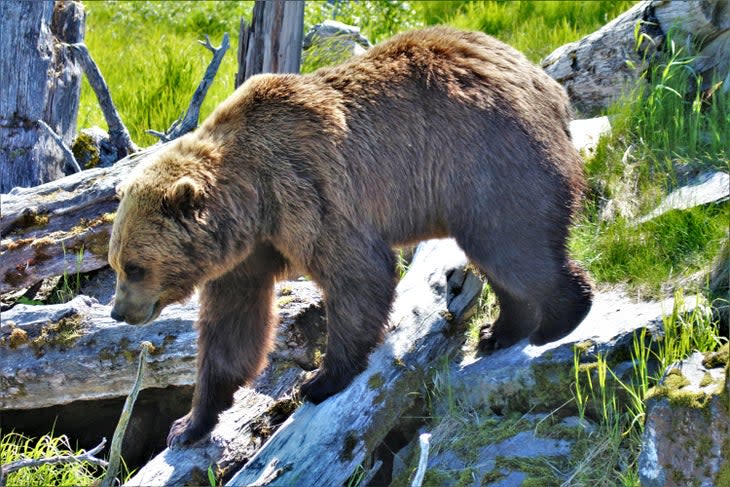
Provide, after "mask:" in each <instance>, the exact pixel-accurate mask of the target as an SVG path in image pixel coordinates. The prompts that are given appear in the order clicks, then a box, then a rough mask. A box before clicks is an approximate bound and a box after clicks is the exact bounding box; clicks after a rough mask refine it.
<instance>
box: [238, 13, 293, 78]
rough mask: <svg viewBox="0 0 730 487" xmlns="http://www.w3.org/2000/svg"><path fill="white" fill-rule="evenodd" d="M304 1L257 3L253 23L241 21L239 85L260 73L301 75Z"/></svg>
mask: <svg viewBox="0 0 730 487" xmlns="http://www.w3.org/2000/svg"><path fill="white" fill-rule="evenodd" d="M303 30H304V2H303V1H293V2H266V1H262V0H257V1H256V3H255V4H254V7H253V15H252V18H251V24H248V23H247V22H246V21H244V20H243V19H241V29H240V31H239V38H238V73H236V86H237V87H238V86H240V85H241V84H243V82H244V81H246V80H247V79H248V78H250V77H251V76H253V75H254V74H259V73H298V72H299V65H300V63H301V57H302V33H303Z"/></svg>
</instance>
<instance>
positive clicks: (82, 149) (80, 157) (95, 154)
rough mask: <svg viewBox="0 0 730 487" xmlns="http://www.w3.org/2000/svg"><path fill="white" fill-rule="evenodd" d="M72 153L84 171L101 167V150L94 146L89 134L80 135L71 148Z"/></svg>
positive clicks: (82, 133)
mask: <svg viewBox="0 0 730 487" xmlns="http://www.w3.org/2000/svg"><path fill="white" fill-rule="evenodd" d="M71 152H73V154H74V157H75V158H76V161H77V162H78V163H79V165H80V166H81V167H82V168H83V169H90V168H92V167H96V166H98V165H99V161H100V157H99V156H100V153H99V148H98V147H97V146H96V144H94V140H93V138H92V137H91V136H90V135H89V134H86V133H84V132H81V133H79V134H78V136H76V140H74V143H73V146H72V147H71Z"/></svg>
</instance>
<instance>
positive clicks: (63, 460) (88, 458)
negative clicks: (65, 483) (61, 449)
mask: <svg viewBox="0 0 730 487" xmlns="http://www.w3.org/2000/svg"><path fill="white" fill-rule="evenodd" d="M105 445H106V438H102V440H101V443H99V444H98V445H96V446H95V447H94V448H92V449H91V450H89V451H87V452H84V453H80V454H78V455H58V456H54V457H49V458H37V459H34V458H25V459H23V460H18V461H15V462H11V463H8V464H5V465H2V466H0V487H5V483H6V479H7V476H8V475H9V474H11V473H13V472H16V471H18V470H20V469H21V468H28V467H40V466H41V465H58V464H68V463H81V462H88V463H93V464H94V465H99V466H100V467H106V466H107V465H108V464H107V462H106V461H105V460H102V459H101V458H96V456H95V455H96V454H97V453H99V452H100V451H101V450H102V449H104V446H105Z"/></svg>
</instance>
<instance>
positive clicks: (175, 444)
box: [167, 412, 213, 448]
mask: <svg viewBox="0 0 730 487" xmlns="http://www.w3.org/2000/svg"><path fill="white" fill-rule="evenodd" d="M211 429H213V427H212V425H211V426H206V425H205V424H202V422H199V421H195V420H194V419H193V417H192V412H190V413H188V414H186V415H185V416H183V417H182V418H180V419H177V420H175V422H174V423H172V426H171V427H170V433H169V434H168V435H167V447H168V448H180V447H183V446H188V445H192V444H193V443H195V442H196V441H198V440H199V439H201V438H202V437H204V436H205V435H206V434H208V433H209V432H210V430H211Z"/></svg>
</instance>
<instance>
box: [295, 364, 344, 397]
mask: <svg viewBox="0 0 730 487" xmlns="http://www.w3.org/2000/svg"><path fill="white" fill-rule="evenodd" d="M351 381H352V377H349V378H344V377H342V376H334V375H332V374H327V373H325V372H322V370H319V371H317V375H315V376H314V378H313V379H312V380H310V381H308V382H305V383H304V384H302V387H301V388H300V389H299V391H300V393H301V396H302V398H303V399H308V400H310V401H311V402H313V403H314V404H319V403H321V402H322V401H324V400H325V399H327V398H328V397H330V396H334V395H335V394H337V393H338V392H340V391H341V390H342V389H344V388H345V387H347V386H348V384H349V383H350V382H351Z"/></svg>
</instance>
